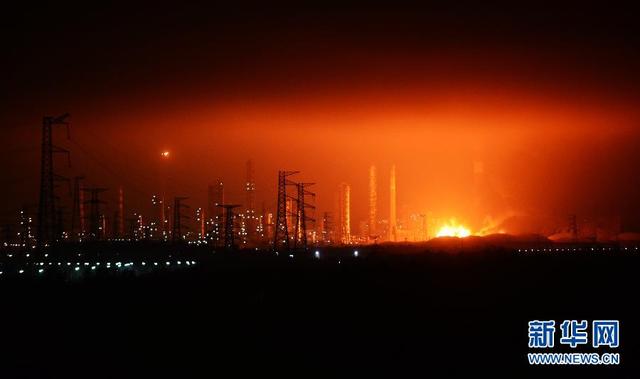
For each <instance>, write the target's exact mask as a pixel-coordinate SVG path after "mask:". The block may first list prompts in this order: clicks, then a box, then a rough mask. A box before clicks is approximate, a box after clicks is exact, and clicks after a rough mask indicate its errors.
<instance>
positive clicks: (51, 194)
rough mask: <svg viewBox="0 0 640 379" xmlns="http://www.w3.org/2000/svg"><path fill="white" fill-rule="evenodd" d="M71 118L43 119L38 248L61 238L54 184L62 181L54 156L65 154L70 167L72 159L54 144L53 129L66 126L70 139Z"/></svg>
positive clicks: (67, 152)
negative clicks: (56, 233) (57, 233)
mask: <svg viewBox="0 0 640 379" xmlns="http://www.w3.org/2000/svg"><path fill="white" fill-rule="evenodd" d="M68 117H69V114H68V113H65V114H63V115H61V116H58V117H51V116H45V117H44V118H43V119H42V156H41V162H40V202H39V203H38V233H37V237H38V247H39V248H42V247H43V246H45V245H47V244H51V243H53V242H55V239H56V238H57V237H59V236H55V235H54V234H55V231H56V230H58V229H59V227H58V226H57V220H56V218H57V212H56V197H55V190H54V185H53V182H54V180H55V179H61V178H62V177H60V176H57V175H56V174H55V173H54V171H53V154H54V153H63V154H66V155H67V160H68V162H69V165H71V158H70V156H69V151H68V150H65V149H63V148H61V147H58V146H55V145H54V144H53V136H52V128H53V127H54V126H58V125H64V126H66V128H67V137H69V123H68V122H67V121H66V120H67V118H68Z"/></svg>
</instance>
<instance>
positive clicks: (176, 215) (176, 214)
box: [171, 196, 189, 242]
mask: <svg viewBox="0 0 640 379" xmlns="http://www.w3.org/2000/svg"><path fill="white" fill-rule="evenodd" d="M187 199H188V197H178V196H176V197H174V198H173V230H172V231H171V239H172V240H173V242H177V241H181V240H182V219H184V218H186V217H187V216H185V215H183V214H182V209H184V208H189V206H188V205H186V204H183V203H182V201H183V200H187Z"/></svg>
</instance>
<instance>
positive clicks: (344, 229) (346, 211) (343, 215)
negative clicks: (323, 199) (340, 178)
mask: <svg viewBox="0 0 640 379" xmlns="http://www.w3.org/2000/svg"><path fill="white" fill-rule="evenodd" d="M339 208H340V237H341V239H342V243H344V244H348V243H350V242H351V187H350V186H349V185H348V184H346V183H342V184H341V185H340V198H339Z"/></svg>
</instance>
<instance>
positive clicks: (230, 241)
mask: <svg viewBox="0 0 640 379" xmlns="http://www.w3.org/2000/svg"><path fill="white" fill-rule="evenodd" d="M218 206H219V207H222V208H224V248H225V249H227V250H233V249H234V247H235V240H234V239H235V234H234V230H233V219H234V217H235V215H234V213H233V209H234V208H238V207H240V205H239V204H218Z"/></svg>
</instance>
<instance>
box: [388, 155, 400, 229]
mask: <svg viewBox="0 0 640 379" xmlns="http://www.w3.org/2000/svg"><path fill="white" fill-rule="evenodd" d="M397 222H398V214H397V199H396V166H395V165H393V166H391V171H390V176H389V240H390V241H397V238H398V225H397Z"/></svg>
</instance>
